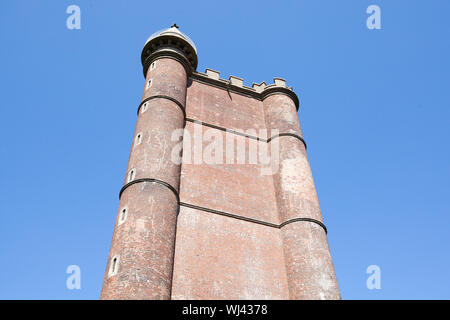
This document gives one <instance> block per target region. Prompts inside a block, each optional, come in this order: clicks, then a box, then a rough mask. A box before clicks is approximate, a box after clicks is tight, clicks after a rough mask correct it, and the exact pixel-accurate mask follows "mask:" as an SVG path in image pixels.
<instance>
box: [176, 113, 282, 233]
mask: <svg viewBox="0 0 450 320" xmlns="http://www.w3.org/2000/svg"><path fill="white" fill-rule="evenodd" d="M194 127H196V128H197V130H194ZM199 128H202V129H203V133H204V132H205V130H210V131H213V133H214V134H215V135H218V136H220V137H221V140H222V142H223V144H222V145H223V150H224V152H223V155H222V157H221V159H222V160H221V161H222V163H223V164H207V163H205V162H203V163H201V164H194V163H192V162H193V161H194V156H195V154H194V153H195V150H198V149H194V143H193V142H192V143H191V146H190V147H189V146H188V145H187V141H188V140H187V139H186V138H185V139H184V147H183V165H182V173H181V186H180V198H181V201H182V202H187V203H190V204H194V205H198V206H201V207H206V208H210V209H214V210H220V211H225V212H228V213H233V214H237V215H241V216H243V217H248V218H253V219H257V220H262V221H266V222H271V223H276V224H278V223H279V221H278V210H277V204H276V198H275V191H274V185H273V178H272V176H271V175H262V174H261V169H262V168H263V167H265V166H264V165H259V164H249V163H248V162H249V161H248V155H249V148H250V144H251V145H253V147H255V148H258V147H260V146H261V145H263V146H265V145H266V142H259V141H256V140H252V139H248V138H246V137H241V136H238V135H234V134H230V135H229V137H230V138H233V139H235V140H234V151H235V152H234V153H233V154H234V160H235V163H234V164H227V163H226V152H225V145H226V133H225V132H224V131H221V130H217V129H212V128H208V127H204V126H201V125H199V124H194V123H191V122H188V123H186V128H185V131H186V133H187V134H189V136H190V137H196V138H198V137H197V135H195V134H194V133H195V132H196V131H198V130H199ZM238 139H239V140H241V141H242V142H244V143H245V155H247V160H246V161H245V162H246V163H245V164H238V163H237V162H236V161H237V160H236V159H237V140H238ZM219 141H220V140H219ZM209 143H210V142H207V141H203V143H202V149H203V151H204V150H205V149H206V147H207V146H208V144H209ZM189 150H191V154H190V155H189V154H188V153H189ZM188 156H190V159H191V164H187V163H186V158H187V157H188Z"/></svg>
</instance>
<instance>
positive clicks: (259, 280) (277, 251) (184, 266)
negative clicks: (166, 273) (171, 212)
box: [172, 207, 289, 299]
mask: <svg viewBox="0 0 450 320" xmlns="http://www.w3.org/2000/svg"><path fill="white" fill-rule="evenodd" d="M175 252H176V253H175V265H174V279H173V291H172V299H288V298H289V295H288V289H287V282H286V270H285V266H284V260H283V249H282V245H281V239H280V235H279V230H278V229H275V228H271V227H267V226H262V225H258V224H254V223H250V222H246V221H242V220H237V219H232V218H229V217H223V216H220V215H216V214H211V213H206V212H202V211H199V210H194V209H190V208H185V207H181V210H180V215H179V217H178V229H177V242H176V251H175Z"/></svg>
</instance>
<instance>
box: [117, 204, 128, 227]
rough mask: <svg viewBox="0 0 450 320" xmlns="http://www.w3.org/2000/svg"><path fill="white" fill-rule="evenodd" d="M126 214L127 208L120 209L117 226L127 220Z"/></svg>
mask: <svg viewBox="0 0 450 320" xmlns="http://www.w3.org/2000/svg"><path fill="white" fill-rule="evenodd" d="M127 216H128V208H127V207H124V208H123V209H122V210H120V215H119V223H118V225H119V226H120V225H121V224H122V223H124V222H125V220H127Z"/></svg>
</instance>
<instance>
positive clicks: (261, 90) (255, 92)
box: [191, 68, 299, 110]
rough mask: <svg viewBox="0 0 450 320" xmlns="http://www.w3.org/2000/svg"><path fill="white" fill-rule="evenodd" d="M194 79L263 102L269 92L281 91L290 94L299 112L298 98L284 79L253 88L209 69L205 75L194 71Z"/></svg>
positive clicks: (255, 85)
mask: <svg viewBox="0 0 450 320" xmlns="http://www.w3.org/2000/svg"><path fill="white" fill-rule="evenodd" d="M191 76H192V78H193V79H195V80H198V81H200V82H205V83H208V84H210V85H214V86H216V87H220V88H223V89H225V90H230V91H234V92H237V93H240V94H244V95H248V96H251V97H253V98H256V99H259V100H262V99H263V98H264V97H265V96H266V95H267V94H268V93H269V92H270V93H271V92H273V91H280V92H282V93H285V94H288V95H289V96H291V97H292V99H293V100H294V102H295V104H296V106H297V110H298V105H299V102H298V97H297V95H296V94H295V92H294V91H293V89H292V87H289V86H287V85H286V80H285V79H282V78H278V77H276V78H273V83H271V84H269V85H267V84H266V82H265V81H263V82H261V83H259V84H258V83H253V84H252V86H251V87H248V86H245V85H244V79H242V78H239V77H236V76H229V78H228V80H227V79H223V78H221V77H220V72H219V71H217V70H213V69H209V68H207V69H206V70H205V73H202V72H198V71H194V72H193V73H192V75H191Z"/></svg>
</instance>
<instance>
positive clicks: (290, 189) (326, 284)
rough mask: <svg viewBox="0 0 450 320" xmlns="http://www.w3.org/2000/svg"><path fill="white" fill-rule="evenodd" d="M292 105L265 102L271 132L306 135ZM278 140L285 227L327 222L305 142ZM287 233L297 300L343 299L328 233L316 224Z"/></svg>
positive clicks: (283, 100) (277, 99)
mask: <svg viewBox="0 0 450 320" xmlns="http://www.w3.org/2000/svg"><path fill="white" fill-rule="evenodd" d="M287 99H289V98H288V97H287V96H285V95H272V96H269V97H267V98H266V99H265V100H264V108H265V110H266V123H267V126H269V127H272V128H273V126H279V127H280V128H281V129H280V133H295V134H299V135H301V129H300V123H299V121H298V117H297V112H296V110H295V106H294V105H293V103H290V102H289V101H288V100H287ZM277 139H279V146H280V167H279V170H278V171H277V173H276V174H275V175H274V185H275V192H276V198H277V203H278V210H279V214H280V221H281V222H282V223H283V222H288V221H290V220H291V219H296V218H309V219H314V220H317V221H319V222H322V214H321V212H320V207H319V202H318V199H317V193H316V190H315V187H314V181H313V177H312V173H311V169H310V167H309V162H308V159H307V156H306V150H305V146H304V144H303V142H302V141H300V140H299V139H297V138H295V137H293V136H280V137H279V138H277ZM273 141H274V140H272V141H271V143H273ZM281 233H282V239H283V248H284V256H285V262H286V270H287V278H288V285H289V293H290V297H291V299H338V298H340V294H339V288H338V285H337V281H336V276H335V274H334V268H333V265H332V262H331V256H330V251H329V248H328V242H327V239H326V234H325V231H324V229H323V228H322V227H321V226H319V225H318V224H317V223H314V222H309V221H296V222H292V223H290V224H287V225H285V226H284V227H282V228H281Z"/></svg>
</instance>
